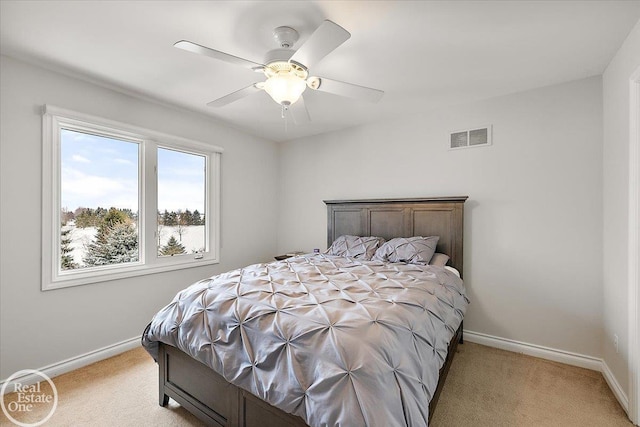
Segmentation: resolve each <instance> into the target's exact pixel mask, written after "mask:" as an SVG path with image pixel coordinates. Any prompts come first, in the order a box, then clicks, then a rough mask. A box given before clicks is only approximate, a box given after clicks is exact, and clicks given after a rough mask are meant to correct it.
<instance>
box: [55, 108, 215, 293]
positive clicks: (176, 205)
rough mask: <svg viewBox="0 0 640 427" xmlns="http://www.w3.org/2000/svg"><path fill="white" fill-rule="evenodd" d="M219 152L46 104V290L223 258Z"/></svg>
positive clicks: (203, 145) (184, 266)
mask: <svg viewBox="0 0 640 427" xmlns="http://www.w3.org/2000/svg"><path fill="white" fill-rule="evenodd" d="M221 152H222V149H220V148H219V147H215V146H211V145H209V144H205V143H201V142H197V141H191V140H186V139H184V138H179V137H175V136H171V135H166V134H162V133H159V132H155V131H151V130H148V129H142V128H138V127H134V126H130V125H126V124H124V123H118V122H114V121H110V120H105V119H100V118H97V117H92V116H88V115H85V114H81V113H75V112H72V111H67V110H62V109H60V108H57V107H52V106H45V108H44V115H43V246H42V262H43V269H42V271H43V275H42V276H43V281H42V289H43V290H49V289H56V288H61V287H67V286H75V285H82V284H87V283H93V282H100V281H106V280H113V279H119V278H124V277H131V276H137V275H142V274H150V273H156V272H161V271H168V270H174V269H179V268H188V267H193V266H200V265H205V264H212V263H216V262H218V252H219V250H218V247H219V244H218V239H219V208H220V203H219V181H220V179H219V177H220V153H221Z"/></svg>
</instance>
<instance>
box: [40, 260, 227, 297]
mask: <svg viewBox="0 0 640 427" xmlns="http://www.w3.org/2000/svg"><path fill="white" fill-rule="evenodd" d="M219 262H220V261H219V260H217V259H207V258H203V259H191V260H184V261H181V262H173V263H170V264H166V263H164V264H161V265H154V266H149V265H140V264H136V265H131V266H126V267H125V266H122V265H119V266H113V267H112V268H109V269H108V270H94V271H87V272H85V273H76V274H73V275H72V276H71V277H70V275H66V276H59V277H58V278H57V279H55V280H48V279H47V278H43V282H42V290H43V291H52V290H54V289H63V288H69V287H73V286H81V285H90V284H93V283H101V282H108V281H112V280H121V279H128V278H131V277H138V276H145V275H148V274H156V273H164V272H168V271H175V270H183V269H186V268H194V267H204V266H206V265H214V264H218V263H219ZM114 270H115V271H114Z"/></svg>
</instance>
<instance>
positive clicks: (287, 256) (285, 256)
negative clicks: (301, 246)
mask: <svg viewBox="0 0 640 427" xmlns="http://www.w3.org/2000/svg"><path fill="white" fill-rule="evenodd" d="M303 253H304V252H300V251H296V252H288V253H286V254H284V255H276V256H274V258H275V259H276V261H282V260H283V259H287V258H291V257H293V256H296V255H302V254H303Z"/></svg>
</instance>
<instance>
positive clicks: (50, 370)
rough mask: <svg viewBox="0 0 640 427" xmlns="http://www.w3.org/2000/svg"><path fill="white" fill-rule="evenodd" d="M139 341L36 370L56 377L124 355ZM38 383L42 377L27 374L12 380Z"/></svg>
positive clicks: (6, 388) (114, 346)
mask: <svg viewBox="0 0 640 427" xmlns="http://www.w3.org/2000/svg"><path fill="white" fill-rule="evenodd" d="M140 339H141V337H140V336H137V337H133V338H130V339H128V340H124V341H121V342H119V343H116V344H112V345H109V346H106V347H102V348H99V349H97V350H94V351H90V352H88V353H85V354H81V355H79V356H75V357H72V358H69V359H67V360H63V361H61V362H58V363H54V364H51V365H48V366H45V367H42V368H39V369H37V370H38V371H40V372H42V373H43V374H45V375H47V376H48V377H49V378H53V377H57V376H58V375H62V374H65V373H67V372H71V371H73V370H76V369H78V368H82V367H83V366H87V365H90V364H92V363H95V362H99V361H101V360H104V359H108V358H109V357H112V356H116V355H118V354H120V353H124V352H125V351H129V350H133V349H134V348H137V347H139V346H140V345H141V344H140ZM7 379H8V378H5V379H3V380H2V381H0V387H2V386H3V385H4V383H5V382H6V381H7ZM38 381H42V377H40V376H38V375H36V374H27V375H23V376H20V377H16V378H13V382H14V383H20V384H22V385H31V384H35V383H37V382H38ZM11 390H13V387H11V385H9V386H7V387H5V392H10V391H11Z"/></svg>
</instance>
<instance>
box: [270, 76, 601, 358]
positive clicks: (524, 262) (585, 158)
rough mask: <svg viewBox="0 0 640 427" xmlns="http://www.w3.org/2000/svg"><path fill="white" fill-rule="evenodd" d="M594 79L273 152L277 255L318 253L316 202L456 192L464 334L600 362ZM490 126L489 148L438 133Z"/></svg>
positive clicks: (597, 89)
mask: <svg viewBox="0 0 640 427" xmlns="http://www.w3.org/2000/svg"><path fill="white" fill-rule="evenodd" d="M601 84H602V82H601V78H600V77H593V78H589V79H585V80H580V81H576V82H570V83H566V84H561V85H556V86H551V87H545V88H541V89H536V90H532V91H529V92H524V93H518V94H513V95H509V96H504V97H500V98H495V99H489V100H486V101H482V102H477V103H473V104H468V105H461V106H455V107H447V108H442V109H440V110H438V111H423V112H415V113H414V114H411V115H409V112H407V114H408V116H407V117H406V118H405V119H403V120H398V121H393V122H382V123H377V124H371V125H366V126H363V127H358V128H352V129H348V130H344V131H339V132H334V133H331V134H325V135H320V136H316V137H309V138H304V139H299V140H296V141H292V142H289V143H285V144H282V145H281V148H280V150H281V153H280V165H281V175H280V179H281V195H280V200H281V209H280V214H279V217H278V218H279V223H278V249H279V251H280V252H283V251H290V250H297V249H301V250H310V249H312V248H316V247H317V248H325V247H326V231H325V230H326V225H325V224H326V208H325V205H324V204H323V203H322V200H323V199H349V198H389V197H419V196H437V195H468V196H469V200H468V202H467V203H466V206H465V236H464V238H465V262H464V265H465V271H464V275H465V283H466V285H467V287H468V292H469V296H470V299H471V306H470V308H469V311H468V315H467V317H466V318H465V328H466V329H469V330H472V331H475V332H481V333H485V334H489V335H493V336H498V337H503V338H508V339H513V340H518V341H523V342H527V343H532V344H537V345H541V346H547V347H551V348H555V349H562V350H565V351H570V352H575V353H579V354H583V355H588V356H594V357H600V356H601V352H602V347H601V343H602V332H601V331H602V283H601V282H602V256H603V250H602V232H601V230H602V97H601V95H602V88H601ZM484 124H493V146H490V147H483V148H471V149H466V150H457V151H449V150H447V147H448V133H449V131H451V130H459V129H465V128H469V127H473V126H479V125H484Z"/></svg>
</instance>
